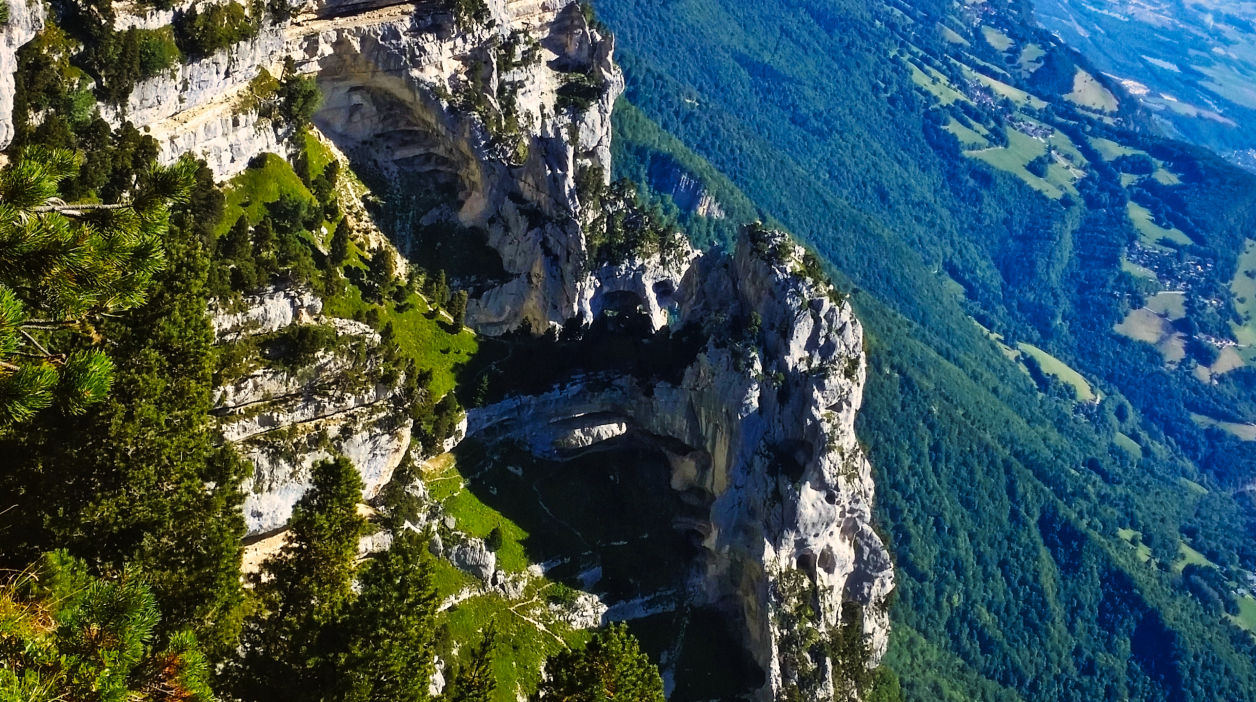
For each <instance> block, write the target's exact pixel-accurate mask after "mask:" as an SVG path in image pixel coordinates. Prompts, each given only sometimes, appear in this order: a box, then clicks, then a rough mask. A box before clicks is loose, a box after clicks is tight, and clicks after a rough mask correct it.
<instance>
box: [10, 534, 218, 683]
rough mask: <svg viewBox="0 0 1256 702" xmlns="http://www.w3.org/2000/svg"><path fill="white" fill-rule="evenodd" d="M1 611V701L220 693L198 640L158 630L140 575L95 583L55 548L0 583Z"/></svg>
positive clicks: (157, 614)
mask: <svg viewBox="0 0 1256 702" xmlns="http://www.w3.org/2000/svg"><path fill="white" fill-rule="evenodd" d="M0 612H4V617H3V622H2V625H0V642H3V644H4V645H2V646H0V699H3V700H15V701H16V700H97V701H99V702H157V701H158V700H162V701H166V700H182V701H184V702H212V700H214V695H213V692H212V691H211V690H210V687H209V683H208V679H209V671H208V667H207V665H206V663H205V658H204V657H203V656H202V655H201V653H200V651H199V650H198V647H197V644H196V639H195V637H193V636H192V635H191V634H190V633H188V632H186V631H180V632H177V633H175V634H174V635H172V636H170V637H169V638H168V639H165V640H162V639H161V637H154V634H155V630H156V626H157V623H158V621H159V620H160V619H161V614H160V612H159V611H158V608H157V602H156V598H155V597H154V596H153V593H152V592H151V591H150V590H149V588H148V586H147V585H146V584H145V583H144V582H143V580H142V579H140V578H139V577H138V575H137V574H136V573H134V572H129V573H127V574H125V575H123V576H122V577H121V578H119V579H117V580H108V581H107V580H97V579H94V578H92V577H91V576H89V575H88V573H87V568H86V565H85V564H84V563H83V562H82V561H79V560H77V559H74V558H71V557H70V556H68V555H67V554H66V553H65V552H55V553H49V554H46V555H45V556H44V557H43V558H42V559H41V561H40V562H39V563H38V564H37V565H36V566H35V567H33V568H31V569H28V570H26V571H23V572H21V573H19V574H17V575H16V576H13V577H11V578H10V579H9V580H8V581H6V582H4V583H0Z"/></svg>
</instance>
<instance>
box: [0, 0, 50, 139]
mask: <svg viewBox="0 0 1256 702" xmlns="http://www.w3.org/2000/svg"><path fill="white" fill-rule="evenodd" d="M6 6H7V7H8V8H9V20H8V21H7V22H5V23H4V24H2V25H0V149H3V148H4V147H6V146H8V145H9V142H11V141H13V90H14V82H13V74H14V73H15V72H17V50H18V49H20V48H22V45H23V44H25V43H26V42H28V41H30V40H31V39H33V38H34V37H35V35H36V34H37V33H38V32H39V30H41V29H43V28H44V11H45V9H44V3H43V2H42V0H9V1H8V2H7V3H6Z"/></svg>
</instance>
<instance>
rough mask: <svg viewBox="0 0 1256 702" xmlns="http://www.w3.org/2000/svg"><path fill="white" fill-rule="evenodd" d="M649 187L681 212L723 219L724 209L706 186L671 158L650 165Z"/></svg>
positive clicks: (661, 159)
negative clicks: (665, 197)
mask: <svg viewBox="0 0 1256 702" xmlns="http://www.w3.org/2000/svg"><path fill="white" fill-rule="evenodd" d="M648 176H649V178H650V186H651V187H653V188H654V189H655V190H657V191H658V192H660V193H662V194H664V195H668V196H670V197H671V198H672V200H673V201H674V202H675V203H676V206H677V207H679V208H680V209H681V211H682V212H688V213H690V214H696V215H698V216H699V217H710V218H712V219H724V217H725V214H724V208H723V207H722V206H721V205H720V203H719V201H718V200H716V199H715V196H714V195H712V194H711V192H710V191H709V190H707V189H706V186H705V185H703V184H702V182H701V181H699V180H698V179H697V178H695V177H694V176H693V175H692V174H691V173H689V171H687V170H685V168H684V167H683V166H681V165H680V164H678V163H676V162H675V161H674V160H672V159H671V158H660V159H658V160H656V161H654V162H653V163H651V164H650V170H649V173H648Z"/></svg>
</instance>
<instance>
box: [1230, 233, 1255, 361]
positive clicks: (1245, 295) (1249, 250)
mask: <svg viewBox="0 0 1256 702" xmlns="http://www.w3.org/2000/svg"><path fill="white" fill-rule="evenodd" d="M1230 292H1231V294H1233V295H1234V306H1235V308H1236V309H1238V313H1239V317H1241V318H1242V320H1243V323H1242V324H1234V325H1233V327H1234V338H1235V339H1236V340H1237V341H1238V342H1239V343H1240V344H1244V345H1247V346H1256V240H1252V239H1248V240H1247V244H1246V245H1245V246H1244V247H1243V253H1242V255H1240V256H1239V265H1238V270H1236V271H1235V273H1234V278H1233V279H1232V280H1231V281H1230Z"/></svg>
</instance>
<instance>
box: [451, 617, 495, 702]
mask: <svg viewBox="0 0 1256 702" xmlns="http://www.w3.org/2000/svg"><path fill="white" fill-rule="evenodd" d="M496 646H497V632H496V631H495V630H494V629H492V628H490V629H488V630H487V631H485V632H484V635H483V637H481V639H480V643H479V644H477V645H476V647H475V648H474V649H472V650H471V658H470V659H469V660H467V661H466V662H465V663H463V664H462V665H460V666H458V668H457V670H456V671H455V672H454V676H453V679H452V680H451V681H450V683H449V687H448V688H447V689H446V690H445V694H444V695H443V696H442V697H441V702H492V700H493V693H494V692H496V691H497V678H495V677H494V676H493V649H494V648H496Z"/></svg>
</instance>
